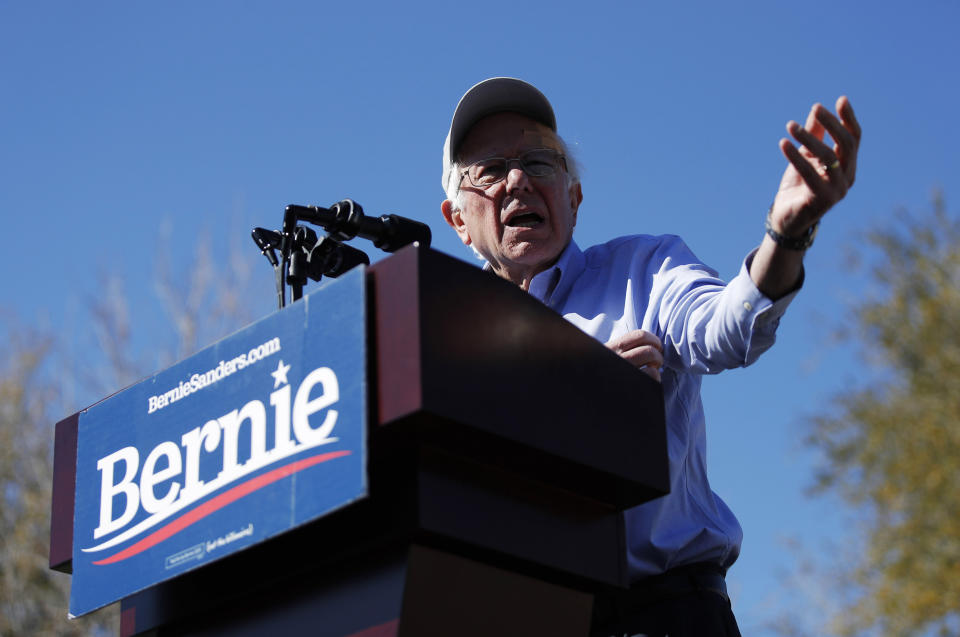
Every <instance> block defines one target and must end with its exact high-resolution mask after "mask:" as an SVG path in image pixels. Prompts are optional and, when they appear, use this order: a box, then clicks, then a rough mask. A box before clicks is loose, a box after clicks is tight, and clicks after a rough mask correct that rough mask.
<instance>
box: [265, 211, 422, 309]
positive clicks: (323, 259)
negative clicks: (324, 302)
mask: <svg viewBox="0 0 960 637" xmlns="http://www.w3.org/2000/svg"><path fill="white" fill-rule="evenodd" d="M299 221H306V222H308V223H311V224H314V225H317V226H321V227H322V228H324V229H325V230H326V231H327V232H328V234H327V235H326V236H324V237H322V238H319V239H318V238H317V234H316V232H314V231H313V230H311V229H310V228H308V227H307V226H300V225H297V222H299ZM251 236H252V237H253V241H254V243H256V244H257V247H258V248H260V253H261V254H263V255H264V256H265V257H267V260H268V261H269V262H270V265H271V266H273V271H274V278H275V282H276V286H277V305H278V306H279V308H280V309H283V308H284V307H285V306H286V304H287V299H286V286H287V284H289V285H290V295H291V299H292V300H293V301H297V300H299V299H300V298H301V297H302V296H303V286H304V285H306V283H307V281H308V280H309V279H312V280H314V281H319V280H320V279H321V277H323V276H324V275H326V276H329V277H337V276H340V275H341V274H343V273H344V272H346V271H347V270H349V269H351V268H353V267H355V266H357V265H360V264H363V265H370V259H369V257H368V256H367V254H366V253H365V252H363V251H362V250H358V249H356V248H353V247H351V246H348V245H346V244H345V243H343V242H344V241H349V240H350V239H353V238H354V237H356V236H360V237H363V238H364V239H369V240H370V241H372V242H373V245H374V247H377V248H380V249H381V250H383V251H385V252H394V251H396V250H399V249H400V248H402V247H403V246H406V245H409V244H411V243H413V244H417V245H423V246H425V247H430V240H431V233H430V226H428V225H426V224H425V223H421V222H419V221H414V220H413V219H406V218H404V217H401V216H399V215H383V216H381V217H379V218H374V217H369V216H366V215H364V214H363V208H361V207H360V204H358V203H355V202H354V201H352V200H350V199H344V200H343V201H339V202H337V203H335V204H334V205H333V206H331V207H330V208H320V207H319V206H297V205H292V204H291V205H289V206H287V207H286V208H285V209H284V211H283V226H282V228H281V229H280V231H274V230H267V229H265V228H254V229H253V232H252V233H251ZM276 250H280V258H279V259H278V258H277V254H276Z"/></svg>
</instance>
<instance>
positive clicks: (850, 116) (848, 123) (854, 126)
mask: <svg viewBox="0 0 960 637" xmlns="http://www.w3.org/2000/svg"><path fill="white" fill-rule="evenodd" d="M837 114H838V115H840V121H842V122H843V125H844V126H845V127H846V128H847V130H849V131H850V134H851V135H853V136H854V137H855V138H856V140H857V141H860V135H861V133H862V131H861V130H860V122H858V121H857V116H856V115H854V113H853V105H852V104H850V99H849V98H848V97H847V96H846V95H841V96H840V98H839V99H837Z"/></svg>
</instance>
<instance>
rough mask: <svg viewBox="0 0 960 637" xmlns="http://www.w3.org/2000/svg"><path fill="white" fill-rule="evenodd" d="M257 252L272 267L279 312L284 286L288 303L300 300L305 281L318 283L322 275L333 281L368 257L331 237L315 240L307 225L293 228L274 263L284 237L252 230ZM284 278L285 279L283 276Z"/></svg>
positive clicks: (313, 233)
mask: <svg viewBox="0 0 960 637" xmlns="http://www.w3.org/2000/svg"><path fill="white" fill-rule="evenodd" d="M251 236H252V237H253V241H254V243H256V244H257V247H258V248H260V252H261V253H262V254H263V255H264V256H266V257H267V260H268V261H269V262H270V265H272V266H273V271H274V279H275V282H276V286H277V303H278V306H279V309H283V308H284V307H285V305H286V285H285V284H289V285H290V297H291V301H298V300H300V299H301V298H302V297H303V286H304V285H306V283H307V280H308V279H309V280H313V281H317V282H319V281H320V279H322V278H323V277H324V276H328V277H331V278H336V277H338V276H340V275H341V274H343V273H344V272H346V271H348V270H351V269H353V268H355V267H356V266H358V265H361V264H362V265H370V258H369V257H368V256H367V254H366V253H365V252H363V251H362V250H358V249H357V248H354V247H352V246H348V245H346V244H344V243H341V242H340V241H337V240H336V239H334V238H333V237H330V236H325V237H320V238H317V233H316V232H314V231H313V230H312V229H310V228H308V227H307V226H294V231H293V233H292V235H291V236H290V238H289V240H287V241H286V243H287V245H288V246H289V248H288V249H289V252H288V253H287V254H286V255H283V259H282V261H281V260H278V259H277V255H276V252H275V250H276V249H277V248H280V250H281V254H282V252H283V248H284V239H285V237H284V234H283V233H282V232H276V231H273V230H267V229H266V228H254V229H253V232H252V233H251ZM284 275H286V276H284Z"/></svg>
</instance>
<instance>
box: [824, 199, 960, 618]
mask: <svg viewBox="0 0 960 637" xmlns="http://www.w3.org/2000/svg"><path fill="white" fill-rule="evenodd" d="M869 239H870V244H871V245H872V246H873V247H874V248H876V249H877V254H878V255H879V259H877V260H876V262H875V264H874V265H873V267H872V268H871V270H870V276H869V279H870V281H871V289H870V290H868V292H867V298H866V299H864V300H862V301H861V302H859V303H858V305H857V306H856V307H855V308H854V309H853V316H852V320H851V321H850V326H849V328H848V329H847V330H846V334H845V335H846V337H847V338H849V339H853V340H854V341H855V342H857V343H858V344H859V345H860V346H861V347H862V349H863V351H864V354H865V356H866V362H867V363H868V365H867V366H866V368H867V369H868V370H870V373H868V374H867V375H866V376H867V377H868V378H869V379H870V380H869V385H866V386H864V387H862V388H860V389H856V390H854V391H851V392H849V393H846V394H844V395H842V396H840V397H838V398H837V399H836V400H835V402H834V403H833V405H832V406H831V408H830V409H829V410H828V412H827V413H824V414H822V415H820V416H817V417H815V418H814V419H813V420H812V422H811V431H810V436H809V442H810V444H812V445H813V446H814V447H816V448H818V449H819V450H820V451H821V452H822V453H823V458H824V461H823V463H822V465H821V466H820V468H819V470H818V474H817V478H816V480H817V484H816V487H817V488H818V489H821V490H833V491H835V492H836V493H838V494H839V495H840V496H841V497H842V498H843V499H845V500H846V501H847V502H848V503H849V504H850V505H851V506H852V507H854V510H856V511H858V512H861V513H863V514H864V515H865V520H866V524H865V536H866V537H865V545H864V549H863V553H862V554H861V558H860V561H859V563H858V564H857V565H856V566H855V567H854V569H853V572H852V573H850V576H851V578H852V580H853V582H855V583H856V587H857V590H858V595H856V596H855V598H854V599H852V600H851V601H850V603H849V604H848V605H847V607H846V608H844V609H843V612H842V613H840V614H838V615H837V616H836V617H835V618H834V626H832V627H831V632H832V633H835V634H841V635H861V634H869V635H878V634H879V635H891V636H898V635H929V634H939V635H957V634H960V219H957V218H955V217H952V216H951V215H949V214H948V213H947V211H946V208H945V206H944V203H943V200H942V199H941V198H939V197H936V198H935V200H934V206H933V212H932V214H929V215H927V216H924V217H920V218H917V217H914V216H911V215H908V214H906V213H903V214H901V215H899V217H898V219H897V223H896V224H895V225H894V226H893V227H890V228H887V229H883V230H880V231H877V232H875V233H873V234H871V235H870V237H869ZM874 372H875V373H874Z"/></svg>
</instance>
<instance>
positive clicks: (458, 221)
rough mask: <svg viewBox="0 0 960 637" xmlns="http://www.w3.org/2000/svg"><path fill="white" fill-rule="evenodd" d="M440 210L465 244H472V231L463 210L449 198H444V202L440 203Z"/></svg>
mask: <svg viewBox="0 0 960 637" xmlns="http://www.w3.org/2000/svg"><path fill="white" fill-rule="evenodd" d="M440 212H441V213H443V220H444V221H446V222H447V225H448V226H450V227H451V228H453V229H454V230H456V231H457V236H459V237H460V240H461V241H463V245H465V246H468V245H470V244H471V243H472V240H471V239H470V232H469V231H468V230H467V224H466V222H465V221H464V219H463V211H462V210H460V209H459V208H457V207H456V206H455V205H454V203H453V202H452V201H450V200H449V199H444V200H443V203H441V204H440Z"/></svg>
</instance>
